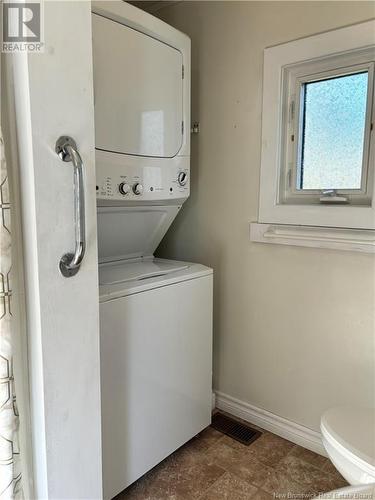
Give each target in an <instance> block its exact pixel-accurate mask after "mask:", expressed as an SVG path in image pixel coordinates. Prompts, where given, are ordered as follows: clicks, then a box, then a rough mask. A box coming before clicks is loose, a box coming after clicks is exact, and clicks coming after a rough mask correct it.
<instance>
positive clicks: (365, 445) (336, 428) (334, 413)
mask: <svg viewBox="0 0 375 500" xmlns="http://www.w3.org/2000/svg"><path fill="white" fill-rule="evenodd" d="M321 427H322V431H323V433H324V432H326V433H328V434H329V435H330V436H331V437H332V438H333V439H334V440H335V441H337V442H338V443H339V444H340V445H342V446H343V447H344V448H345V449H346V450H348V452H350V453H352V454H353V455H355V456H356V457H358V458H360V459H362V460H363V461H364V462H366V463H368V464H370V465H371V466H375V409H370V408H354V407H353V408H351V407H338V408H332V409H331V410H328V411H327V412H326V413H324V415H323V416H322V421H321Z"/></svg>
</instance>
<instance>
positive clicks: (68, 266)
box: [55, 136, 86, 278]
mask: <svg viewBox="0 0 375 500" xmlns="http://www.w3.org/2000/svg"><path fill="white" fill-rule="evenodd" d="M55 151H56V153H57V154H58V155H59V157H60V158H61V160H62V161H65V162H70V161H71V162H72V163H73V167H74V226H75V240H76V242H75V250H74V253H66V254H64V255H63V256H62V257H61V260H60V264H59V268H60V272H61V274H62V275H63V276H65V278H70V277H71V276H74V275H75V274H77V273H78V271H79V268H80V266H81V264H82V261H83V258H84V256H85V250H86V222H85V191H84V185H83V163H82V159H81V156H80V154H79V153H78V150H77V145H76V143H75V141H74V139H72V138H71V137H68V136H62V137H60V138H59V139H57V141H56V146H55Z"/></svg>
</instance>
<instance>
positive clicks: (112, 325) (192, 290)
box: [92, 1, 212, 499]
mask: <svg viewBox="0 0 375 500" xmlns="http://www.w3.org/2000/svg"><path fill="white" fill-rule="evenodd" d="M92 23H93V24H92V26H93V62H94V92H95V130H96V174H97V206H98V252H99V283H100V330H101V331H100V336H101V345H100V348H101V385H102V386H101V390H102V429H103V431H102V438H103V483H104V498H106V499H108V498H112V497H114V496H115V495H116V494H117V493H119V492H120V491H122V490H123V489H124V488H125V487H127V486H128V485H129V484H131V483H132V482H134V481H135V480H136V479H138V478H139V477H140V476H142V474H144V473H145V472H147V471H148V470H150V469H151V468H152V467H154V466H155V465H156V464H157V463H159V462H160V461H161V460H163V459H164V458H165V457H166V456H168V455H169V454H170V453H172V452H173V451H174V450H176V449H177V448H178V447H180V446H181V445H182V444H184V443H185V442H186V441H188V440H189V439H190V438H192V437H193V436H194V435H196V434H197V433H198V432H200V431H201V430H202V429H203V428H205V427H206V426H207V425H209V423H210V419H211V371H212V366H211V358H212V270H211V269H209V268H207V267H205V266H202V265H199V264H190V263H186V262H176V261H170V260H163V259H156V258H154V257H153V253H154V251H155V249H156V247H157V246H158V244H159V242H160V241H161V239H162V238H163V236H164V234H165V233H166V231H167V230H168V228H169V226H170V224H171V223H172V221H173V219H174V218H175V217H176V215H177V214H178V212H179V210H180V208H181V205H182V204H183V203H184V201H185V200H186V199H187V198H188V196H189V180H190V137H189V136H190V116H189V108H190V40H189V39H188V37H187V36H185V35H184V34H182V33H180V32H178V31H176V30H175V29H173V28H172V27H170V26H168V25H167V24H165V23H163V22H162V21H160V20H157V19H155V18H154V17H153V16H150V15H149V14H146V13H145V12H142V11H141V10H139V9H137V8H135V7H133V6H131V5H129V4H126V3H124V2H122V1H115V2H108V1H104V2H94V3H93V14H92Z"/></svg>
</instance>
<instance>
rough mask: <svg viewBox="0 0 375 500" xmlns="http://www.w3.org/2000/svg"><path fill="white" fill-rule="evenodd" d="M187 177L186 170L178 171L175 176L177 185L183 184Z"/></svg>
mask: <svg viewBox="0 0 375 500" xmlns="http://www.w3.org/2000/svg"><path fill="white" fill-rule="evenodd" d="M187 178H188V176H187V173H186V172H180V173H179V174H178V177H177V180H178V183H179V185H180V186H185V184H186V183H187Z"/></svg>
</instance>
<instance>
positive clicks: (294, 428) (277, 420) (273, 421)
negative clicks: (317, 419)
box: [215, 392, 327, 456]
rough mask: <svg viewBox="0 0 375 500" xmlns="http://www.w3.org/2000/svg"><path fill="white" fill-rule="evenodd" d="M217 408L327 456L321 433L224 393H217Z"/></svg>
mask: <svg viewBox="0 0 375 500" xmlns="http://www.w3.org/2000/svg"><path fill="white" fill-rule="evenodd" d="M215 395H216V408H218V409H219V410H223V411H226V412H227V413H230V414H231V415H233V416H235V417H238V418H241V419H242V420H245V421H246V422H249V423H251V424H254V425H257V426H259V427H261V428H262V429H265V430H267V431H270V432H273V433H274V434H277V435H278V436H281V437H283V438H285V439H288V440H289V441H292V443H295V444H298V445H300V446H303V447H304V448H307V449H308V450H311V451H314V452H315V453H319V455H324V456H327V453H326V451H325V449H324V446H323V443H322V438H321V435H320V433H319V432H317V431H313V430H312V429H309V428H308V427H305V426H304V425H300V424H297V423H296V422H292V421H291V420H288V419H287V418H284V417H280V416H279V415H275V414H274V413H271V412H270V411H267V410H263V409H262V408H258V407H256V406H253V405H251V404H249V403H245V402H243V401H240V400H238V399H235V398H232V397H231V396H228V395H227V394H223V393H222V392H216V393H215Z"/></svg>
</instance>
